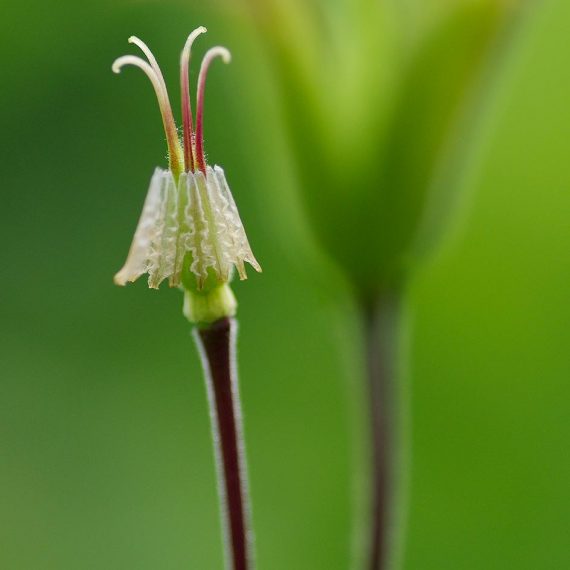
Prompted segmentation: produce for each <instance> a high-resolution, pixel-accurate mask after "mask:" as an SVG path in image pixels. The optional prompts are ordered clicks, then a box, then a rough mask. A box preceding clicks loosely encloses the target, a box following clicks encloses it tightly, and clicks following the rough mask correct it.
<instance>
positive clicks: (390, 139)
mask: <svg viewBox="0 0 570 570" xmlns="http://www.w3.org/2000/svg"><path fill="white" fill-rule="evenodd" d="M242 7H243V9H244V11H245V12H246V13H247V14H248V16H249V17H250V18H251V19H252V21H253V22H255V25H256V27H257V29H258V31H259V34H260V38H261V42H262V45H263V46H265V48H266V49H267V51H268V54H269V59H270V63H271V66H272V67H273V71H274V77H275V79H276V81H277V84H278V86H279V91H280V94H281V98H282V104H283V109H284V115H285V118H286V123H287V126H288V130H289V138H290V142H291V148H292V151H293V155H294V157H295V162H296V167H297V175H298V178H299V180H300V182H301V186H302V192H301V193H302V197H303V199H304V202H305V205H306V213H307V216H308V219H309V221H310V223H311V226H312V228H313V230H314V233H315V235H316V236H317V238H318V241H319V243H320V245H321V246H322V248H323V249H324V250H325V251H326V252H327V253H328V254H329V255H330V256H331V257H332V258H334V260H336V262H337V263H338V265H339V266H340V268H341V269H342V270H344V272H345V273H346V275H347V277H348V279H349V280H350V282H351V283H352V285H353V289H354V292H355V296H356V298H357V301H358V304H359V306H360V307H361V318H362V322H363V329H364V331H365V332H364V344H365V347H364V348H363V351H362V352H363V357H364V358H365V360H366V365H367V366H366V369H367V372H368V380H369V395H370V398H369V399H370V402H371V407H370V420H371V423H372V435H371V445H372V458H371V463H372V466H373V469H372V471H373V474H372V478H371V479H372V485H373V487H372V488H373V498H372V500H371V505H372V512H371V513H370V517H371V534H370V541H369V542H370V548H369V555H368V568H370V569H371V570H379V569H382V570H384V569H385V568H387V567H389V566H391V565H393V562H392V561H393V553H392V552H391V547H390V539H389V538H388V537H389V535H390V534H391V531H390V529H391V527H392V526H393V518H392V517H393V513H394V509H395V508H397V505H396V506H394V505H392V504H391V499H392V497H394V496H395V493H394V492H393V489H394V485H395V483H396V482H395V481H394V480H393V474H394V467H393V463H394V459H393V458H394V455H395V452H396V450H395V449H394V443H395V442H396V441H397V438H396V437H395V433H394V432H395V430H394V427H393V426H394V425H395V415H396V414H395V412H394V410H393V408H394V407H395V400H394V398H395V396H394V394H395V392H396V388H395V376H396V370H395V361H396V353H397V351H398V337H399V334H400V332H399V331H400V324H401V320H402V317H401V310H400V309H401V304H402V298H403V294H404V291H405V287H406V282H407V280H408V278H409V276H410V274H411V273H412V272H413V270H414V267H415V266H416V265H417V261H418V259H419V258H421V257H422V256H423V255H424V254H425V253H426V252H429V251H431V250H433V247H434V245H436V244H437V239H438V237H439V236H440V235H441V233H442V232H443V231H444V230H445V229H446V226H447V225H448V221H449V217H450V214H451V213H452V212H453V209H454V206H455V205H456V203H457V201H458V200H457V190H456V189H457V187H458V178H459V176H460V175H461V172H462V164H463V163H464V159H465V157H466V156H467V154H468V152H469V148H470V145H469V142H470V138H471V137H470V134H471V133H472V132H473V126H474V124H475V122H476V120H477V109H478V108H479V106H480V103H481V101H482V100H483V99H484V96H485V93H486V92H487V91H488V89H489V86H490V84H491V83H492V79H493V77H494V75H495V74H494V69H495V67H496V62H497V61H499V59H500V58H499V57H498V55H499V53H500V52H501V51H502V50H503V49H504V48H505V46H506V45H507V43H508V42H507V40H508V38H509V36H510V35H511V31H512V30H513V28H514V24H515V22H516V20H517V18H516V16H517V15H518V14H519V13H520V12H521V10H520V8H521V2H517V1H516V0H447V1H436V0H428V1H421V0H407V1H400V2H398V1H380V0H336V1H326V0H322V1H321V0H242ZM399 413H402V411H401V410H399Z"/></svg>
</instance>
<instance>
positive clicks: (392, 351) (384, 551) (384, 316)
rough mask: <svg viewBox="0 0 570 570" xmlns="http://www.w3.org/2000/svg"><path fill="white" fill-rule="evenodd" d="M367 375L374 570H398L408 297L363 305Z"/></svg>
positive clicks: (391, 293) (395, 293)
mask: <svg viewBox="0 0 570 570" xmlns="http://www.w3.org/2000/svg"><path fill="white" fill-rule="evenodd" d="M361 306H362V319H363V323H364V341H365V347H366V354H365V357H366V374H367V381H368V396H369V404H370V408H369V414H370V416H369V417H370V428H371V433H370V439H371V468H372V474H371V477H370V481H371V485H372V489H371V493H372V497H371V502H370V506H371V512H370V513H369V516H370V523H371V524H370V532H371V534H370V538H369V548H370V550H369V557H368V568H369V570H387V569H388V568H390V569H391V570H392V568H393V565H392V564H393V563H392V561H393V560H394V558H395V556H396V554H397V553H395V552H394V551H393V550H394V548H396V547H397V545H396V542H397V538H398V537H397V536H395V534H396V533H397V531H399V530H401V529H398V528H397V526H398V524H397V523H398V521H396V520H395V519H396V516H395V515H396V513H397V510H398V509H400V508H401V507H402V506H401V505H396V504H395V503H396V502H397V498H399V496H400V493H399V492H397V491H398V490H399V485H400V484H401V481H396V480H395V479H396V473H397V472H398V471H399V469H396V468H397V467H398V466H396V461H397V458H398V457H400V456H402V450H398V449H396V447H397V446H398V445H402V444H404V443H405V442H404V441H403V438H400V437H399V434H398V433H397V432H398V425H399V424H400V423H401V422H399V417H398V414H399V413H403V412H404V411H405V410H401V409H400V406H399V397H398V394H399V393H400V387H398V385H397V382H398V381H399V378H398V364H397V363H398V353H399V338H400V332H401V324H402V314H403V312H402V294H401V291H399V290H387V291H384V292H383V293H381V294H380V295H379V296H378V297H376V298H375V299H374V301H368V302H363V303H362V305H361Z"/></svg>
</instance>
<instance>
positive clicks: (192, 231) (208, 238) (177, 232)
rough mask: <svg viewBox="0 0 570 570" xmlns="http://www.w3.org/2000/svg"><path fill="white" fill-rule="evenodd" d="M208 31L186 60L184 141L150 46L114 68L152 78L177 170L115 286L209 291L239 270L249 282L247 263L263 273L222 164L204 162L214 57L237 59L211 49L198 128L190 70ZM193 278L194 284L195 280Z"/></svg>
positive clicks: (155, 200)
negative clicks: (131, 68)
mask: <svg viewBox="0 0 570 570" xmlns="http://www.w3.org/2000/svg"><path fill="white" fill-rule="evenodd" d="M205 31H206V28H204V27H199V28H197V29H196V30H194V31H193V32H192V33H191V34H190V35H189V36H188V39H187V41H186V44H185V45H184V49H183V50H182V55H181V57H180V84H181V95H182V120H183V141H182V143H181V141H180V140H179V137H178V131H177V128H176V124H175V122H174V117H173V114H172V108H171V106H170V100H169V98H168V92H167V90H166V84H165V82H164V78H163V76H162V73H161V71H160V68H159V66H158V63H157V61H156V59H155V58H154V56H153V54H152V52H151V51H150V49H149V48H148V46H147V45H146V44H145V43H144V42H142V41H141V40H140V39H138V38H136V37H131V38H129V43H133V44H135V45H137V46H138V47H139V48H140V49H141V50H142V51H143V53H144V54H145V55H146V57H147V58H148V62H147V61H145V60H143V59H142V58H140V57H136V56H132V55H125V56H123V57H120V58H118V59H117V60H116V61H115V62H114V63H113V71H114V72H115V73H119V72H120V71H121V68H122V67H123V66H125V65H135V66H137V67H139V68H140V69H142V70H143V71H144V72H145V73H146V75H147V76H148V78H149V79H150V81H151V83H152V85H153V87H154V90H155V92H156V96H157V98H158V104H159V107H160V112H161V115H162V122H163V124H164V131H165V133H166V141H167V144H168V155H169V169H168V170H164V169H162V168H156V170H155V172H154V175H153V177H152V179H151V182H150V188H149V190H148V194H147V197H146V201H145V204H144V207H143V211H142V215H141V218H140V221H139V224H138V226H137V229H136V232H135V236H134V238H133V242H132V245H131V249H130V251H129V254H128V257H127V261H126V262H125V265H124V266H123V268H122V269H121V270H120V271H119V272H118V273H117V274H116V275H115V283H117V284H118V285H125V284H126V283H127V282H128V281H135V280H136V279H138V278H139V277H140V276H141V275H142V274H143V273H148V275H149V278H148V285H149V287H151V288H153V289H157V288H158V286H159V285H160V283H161V282H162V281H163V280H164V279H167V278H168V280H169V284H170V286H171V287H176V286H180V285H181V284H183V285H184V286H185V287H187V288H188V287H190V288H191V289H195V290H196V291H201V290H202V289H204V287H205V283H206V280H207V279H209V281H208V283H211V280H210V277H214V278H215V279H214V282H217V283H218V284H226V283H228V282H229V280H230V278H231V274H232V271H233V267H234V266H235V267H236V269H237V271H238V273H239V276H240V279H246V278H247V275H246V272H245V267H244V262H246V261H247V262H248V263H249V264H250V265H252V266H253V267H254V268H255V270H256V271H261V267H260V266H259V264H258V263H257V261H256V259H255V257H254V256H253V253H252V251H251V248H250V246H249V242H248V240H247V236H246V234H245V230H244V228H243V224H242V222H241V219H240V217H239V213H238V210H237V207H236V204H235V202H234V199H233V197H232V194H231V192H230V189H229V187H228V184H227V182H226V177H225V174H224V171H223V170H222V169H221V168H220V167H219V166H214V167H213V168H212V167H211V166H209V165H207V164H206V160H205V157H204V134H203V133H204V130H203V124H204V92H205V86H206V75H207V73H208V69H209V67H210V64H211V62H212V60H213V59H214V58H216V57H220V58H222V60H223V61H224V62H225V63H229V61H230V52H229V51H228V50H227V49H225V48H223V47H214V48H212V49H210V50H209V51H208V52H207V53H206V55H205V56H204V59H203V60H202V65H201V68H200V74H199V76H198V90H197V98H196V131H195V133H194V129H193V123H192V110H191V103H190V96H189V84H188V83H189V82H188V67H189V63H190V51H191V47H192V43H193V42H194V40H195V39H196V38H197V37H198V36H199V35H200V34H202V33H204V32H205ZM192 281H193V282H192Z"/></svg>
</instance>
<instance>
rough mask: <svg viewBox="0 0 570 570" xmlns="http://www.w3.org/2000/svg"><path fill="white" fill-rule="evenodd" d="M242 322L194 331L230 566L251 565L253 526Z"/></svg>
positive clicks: (239, 569) (245, 568) (241, 569)
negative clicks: (240, 353)
mask: <svg viewBox="0 0 570 570" xmlns="http://www.w3.org/2000/svg"><path fill="white" fill-rule="evenodd" d="M236 336H237V322H236V320H235V319H233V318H228V317H226V318H223V319H219V320H217V321H215V322H214V323H212V324H209V325H204V326H202V327H198V328H196V329H195V331H194V337H195V339H196V344H197V345H198V349H199V351H200V356H201V360H202V366H203V368H204V376H205V379H206V387H207V391H208V402H209V404H210V417H211V420H212V434H213V442H214V449H215V454H216V465H217V470H218V489H219V495H220V503H221V510H222V519H223V520H222V524H223V527H224V538H225V540H224V543H225V546H226V567H227V568H228V570H230V569H231V570H251V569H252V568H253V557H252V543H251V537H252V531H251V525H250V516H249V515H250V507H249V494H248V483H247V470H246V461H245V445H244V439H243V429H242V414H241V404H240V397H239V386H238V378H237V363H236Z"/></svg>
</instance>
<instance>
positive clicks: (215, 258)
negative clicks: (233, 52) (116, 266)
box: [113, 26, 261, 570]
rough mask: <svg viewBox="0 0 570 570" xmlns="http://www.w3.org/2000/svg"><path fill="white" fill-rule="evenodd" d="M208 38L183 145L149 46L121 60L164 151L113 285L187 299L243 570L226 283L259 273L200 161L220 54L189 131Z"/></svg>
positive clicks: (231, 560) (231, 563)
mask: <svg viewBox="0 0 570 570" xmlns="http://www.w3.org/2000/svg"><path fill="white" fill-rule="evenodd" d="M205 32H206V28H204V27H202V26H200V27H199V28H196V29H195V30H194V31H193V32H192V33H191V34H190V35H189V36H188V39H187V40H186V43H185V45H184V49H183V50H182V54H181V56H180V88H181V107H182V125H183V128H182V137H180V136H179V134H178V129H177V127H176V122H175V120H174V115H173V113H172V107H171V105H170V99H169V95H168V91H167V88H166V83H165V81H164V77H163V75H162V72H161V70H160V67H159V65H158V63H157V61H156V59H155V57H154V55H153V53H152V52H151V51H150V49H149V48H148V46H147V45H146V44H145V43H144V42H143V41H142V40H140V39H139V38H137V37H135V36H131V38H129V42H130V43H133V44H135V45H136V46H137V47H139V48H140V49H141V50H142V52H143V53H144V55H145V56H146V58H147V59H146V60H144V59H142V58H140V57H137V56H133V55H125V56H122V57H120V58H118V59H117V60H116V61H115V62H114V64H113V71H114V72H115V73H120V71H121V69H122V68H123V67H124V66H127V65H133V66H135V67H138V68H139V69H141V70H142V71H143V72H144V73H145V74H146V75H147V76H148V78H149V79H150V82H151V84H152V86H153V87H154V90H155V93H156V96H157V99H158V105H159V109H160V113H161V116H162V121H163V125H164V131H165V134H166V141H167V146H168V163H169V165H168V166H169V167H168V170H164V169H162V168H156V169H155V172H154V175H153V177H152V179H151V182H150V187H149V190H148V193H147V197H146V200H145V203H144V207H143V211H142V214H141V217H140V220H139V223H138V225H137V229H136V231H135V235H134V238H133V242H132V244H131V248H130V250H129V254H128V256H127V260H126V262H125V265H124V266H123V267H122V269H121V270H120V271H119V272H118V273H117V274H116V275H115V283H116V284H117V285H126V284H127V283H128V282H131V281H136V280H137V279H138V278H139V277H140V276H141V275H143V274H145V273H148V285H149V287H150V288H151V289H158V288H159V286H160V284H161V283H162V282H163V281H164V280H166V279H168V283H169V285H170V286H171V287H178V288H179V289H181V290H182V291H183V292H184V315H185V316H186V317H187V318H188V320H189V321H190V322H191V323H193V324H195V325H196V328H195V329H194V337H195V339H196V344H197V347H198V351H199V353H200V357H201V360H202V366H203V369H204V377H205V381H206V386H207V391H208V403H209V406H210V416H211V420H212V435H213V438H212V439H213V444H214V449H215V455H216V461H217V466H218V470H217V471H218V488H219V495H220V503H221V513H222V522H223V527H224V535H225V541H224V546H225V555H226V567H227V568H228V569H230V568H231V569H232V570H248V569H249V568H252V565H253V545H252V536H253V533H252V530H251V528H250V527H251V522H250V507H249V492H248V482H247V469H246V460H245V443H244V438H243V433H242V432H243V429H242V412H241V404H240V396H239V385H238V378H237V356H236V341H237V338H236V337H237V320H236V319H235V314H236V310H237V301H236V299H235V297H234V294H233V292H232V289H231V287H230V282H231V280H232V276H233V272H234V269H236V270H237V272H238V274H239V276H240V279H246V278H247V274H246V271H245V267H244V264H245V262H247V263H249V264H250V265H251V266H252V267H254V268H255V269H256V270H257V271H261V267H260V266H259V264H258V263H257V260H256V259H255V257H254V256H253V253H252V251H251V248H250V246H249V242H248V239H247V236H246V234H245V229H244V227H243V224H242V222H241V219H240V216H239V213H238V210H237V206H236V204H235V202H234V199H233V196H232V193H231V191H230V189H229V186H228V183H227V181H226V177H225V174H224V171H223V170H222V169H221V168H220V167H219V166H214V167H213V168H212V167H211V166H210V165H208V163H207V162H206V156H205V153H204V95H205V90H206V76H207V74H208V70H209V67H210V65H211V63H212V61H213V60H214V59H215V58H217V57H219V58H221V59H222V60H223V61H225V62H226V63H229V61H230V59H231V56H230V52H229V51H228V50H227V49H226V48H224V47H221V46H217V47H214V48H211V49H210V50H208V52H206V55H205V56H204V59H203V60H202V65H201V67H200V73H199V75H198V89H197V95H196V107H197V109H196V129H195V130H194V124H193V117H192V108H191V103H190V93H189V71H188V67H189V65H190V52H191V48H192V44H193V43H194V40H195V39H196V38H197V37H198V36H199V35H201V34H203V33H205Z"/></svg>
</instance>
